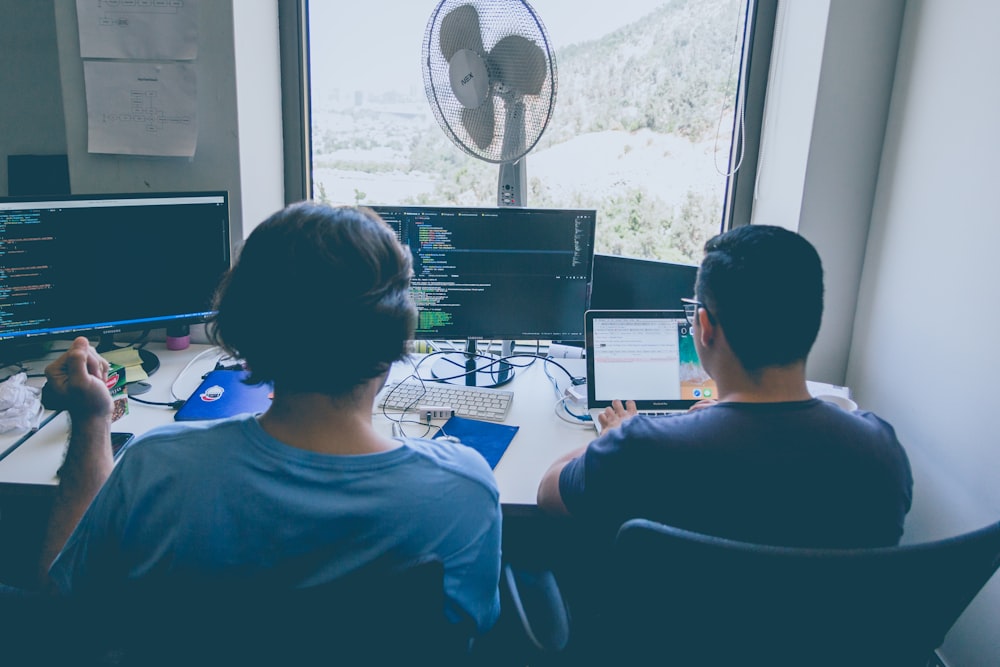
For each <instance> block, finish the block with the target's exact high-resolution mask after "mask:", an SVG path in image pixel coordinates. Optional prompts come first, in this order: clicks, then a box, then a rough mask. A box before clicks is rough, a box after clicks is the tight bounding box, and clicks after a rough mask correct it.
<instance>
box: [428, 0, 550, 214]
mask: <svg viewBox="0 0 1000 667" xmlns="http://www.w3.org/2000/svg"><path fill="white" fill-rule="evenodd" d="M422 56H423V74H424V89H425V90H426V92H427V99H428V101H429V102H430V105H431V109H432V110H433V111H434V116H435V118H437V121H438V123H440V125H441V127H442V128H443V129H444V131H445V133H446V134H447V135H448V137H450V138H451V140H452V141H454V142H455V143H456V144H458V146H459V147H460V148H461V149H462V150H463V151H465V152H466V153H468V154H469V155H472V156H473V157H477V158H479V159H481V160H486V161H487V162H493V163H497V164H499V165H500V176H499V182H498V186H497V205H498V206H525V205H526V196H525V195H526V188H527V182H526V176H525V174H526V171H525V156H526V155H527V154H528V153H529V152H530V151H531V149H533V148H534V147H535V145H536V144H537V143H538V140H539V139H540V138H541V136H542V132H543V131H544V130H545V127H546V126H547V125H548V123H549V119H550V118H551V117H552V110H553V108H554V106H555V101H556V87H557V81H556V63H555V57H554V56H553V53H552V48H551V45H550V43H549V38H548V34H547V33H546V31H545V26H543V25H542V21H541V19H539V18H538V15H537V14H536V13H535V10H533V9H532V8H531V5H529V4H528V3H527V2H525V1H524V0H472V1H470V0H442V2H440V3H439V4H438V6H437V7H436V8H435V9H434V12H433V13H432V14H431V18H430V20H429V21H428V23H427V31H426V34H425V35H424V42H423V48H422Z"/></svg>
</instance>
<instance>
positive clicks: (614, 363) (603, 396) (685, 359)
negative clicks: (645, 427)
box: [584, 310, 717, 433]
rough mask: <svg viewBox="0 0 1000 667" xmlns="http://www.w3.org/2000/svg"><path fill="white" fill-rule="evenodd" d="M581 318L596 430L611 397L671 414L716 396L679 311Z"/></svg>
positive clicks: (641, 408)
mask: <svg viewBox="0 0 1000 667" xmlns="http://www.w3.org/2000/svg"><path fill="white" fill-rule="evenodd" d="M584 318H585V326H586V347H587V409H588V411H589V412H590V416H591V418H592V419H593V420H594V426H595V428H597V432H598V433H600V431H601V425H600V422H599V421H598V419H597V415H598V414H600V413H601V412H603V411H604V408H606V407H607V406H609V405H611V402H612V401H613V400H615V399H619V400H622V401H625V400H628V399H631V400H634V401H635V402H636V407H637V408H638V409H639V411H640V412H642V413H646V414H670V413H675V412H684V411H685V410H687V409H688V408H690V407H691V406H692V405H694V404H695V403H697V402H698V401H700V400H703V399H706V398H714V397H715V396H716V393H717V392H716V387H715V382H714V381H713V380H712V378H710V377H709V376H708V374H707V373H706V372H705V370H704V369H703V368H702V367H701V363H700V362H699V361H698V353H697V352H696V351H695V347H694V338H692V336H691V331H690V329H689V327H688V322H687V318H686V317H684V311H683V310H588V311H587V312H586V314H585V315H584Z"/></svg>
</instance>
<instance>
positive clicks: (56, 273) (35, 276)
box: [0, 192, 230, 342]
mask: <svg viewBox="0 0 1000 667" xmlns="http://www.w3.org/2000/svg"><path fill="white" fill-rule="evenodd" d="M0 257H2V264H0V342H12V341H18V340H21V341H26V340H28V339H32V338H38V337H70V336H73V335H90V334H109V333H115V332H118V331H128V330H142V329H156V328H160V327H165V326H167V325H171V324H182V323H191V322H200V321H205V320H206V319H207V318H208V317H209V316H211V315H212V311H211V302H212V295H213V293H214V291H215V288H216V287H217V285H218V283H219V279H220V278H221V277H222V274H223V273H224V272H225V271H226V270H227V269H228V268H229V262H230V245H229V206H228V197H227V195H226V193H225V192H207V193H185V194H149V195H146V194H143V195H78V196H63V197H47V198H40V197H35V198H4V199H0Z"/></svg>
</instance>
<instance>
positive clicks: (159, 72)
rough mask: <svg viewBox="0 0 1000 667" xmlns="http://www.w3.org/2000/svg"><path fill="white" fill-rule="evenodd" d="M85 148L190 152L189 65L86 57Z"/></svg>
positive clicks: (193, 142) (192, 93)
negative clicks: (106, 60) (87, 59)
mask: <svg viewBox="0 0 1000 667" xmlns="http://www.w3.org/2000/svg"><path fill="white" fill-rule="evenodd" d="M83 73H84V79H85V81H86V88H87V120H88V122H87V128H88V133H87V150H88V151H89V152H91V153H116V154H121V155H164V156H171V157H192V156H193V155H194V151H195V148H196V147H197V145H198V115H197V111H198V99H197V81H196V76H195V69H194V66H193V65H190V64H185V63H132V62H103V61H86V62H84V63H83Z"/></svg>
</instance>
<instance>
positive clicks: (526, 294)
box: [371, 206, 597, 341]
mask: <svg viewBox="0 0 1000 667" xmlns="http://www.w3.org/2000/svg"><path fill="white" fill-rule="evenodd" d="M371 208H372V209H373V210H374V211H375V212H376V213H377V214H378V215H379V216H381V217H382V219H384V220H385V221H386V222H388V223H389V224H390V225H391V226H392V227H393V228H394V229H395V230H396V233H397V235H398V237H399V239H400V241H402V242H403V244H404V245H407V246H409V248H410V250H411V252H412V253H413V270H414V277H413V283H412V284H413V287H412V293H413V296H414V300H415V301H416V303H417V308H418V311H419V318H418V324H417V330H416V338H418V339H423V340H465V341H475V340H563V339H571V340H582V339H583V334H584V332H583V313H584V312H585V311H586V309H587V299H588V294H589V289H590V278H591V272H592V264H593V257H594V230H595V223H596V218H597V213H596V211H594V210H577V209H532V208H516V207H496V208H463V207H435V206H372V207H371Z"/></svg>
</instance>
